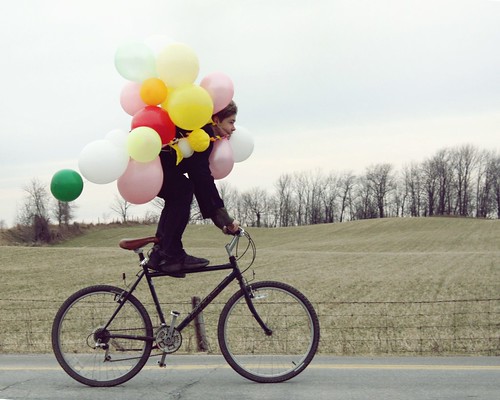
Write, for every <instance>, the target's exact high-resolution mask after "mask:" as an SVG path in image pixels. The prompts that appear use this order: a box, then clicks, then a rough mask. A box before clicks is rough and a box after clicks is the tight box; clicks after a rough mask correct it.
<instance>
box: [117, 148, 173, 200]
mask: <svg viewBox="0 0 500 400" xmlns="http://www.w3.org/2000/svg"><path fill="white" fill-rule="evenodd" d="M162 183H163V169H162V168H161V161H160V157H157V158H156V159H155V160H153V161H151V162H149V163H141V162H137V161H135V160H130V161H129V164H128V167H127V169H126V170H125V172H124V173H123V175H122V176H120V177H119V178H118V182H117V186H118V191H119V192H120V194H121V195H122V197H123V198H124V199H125V200H127V201H128V202H129V203H132V204H144V203H147V202H148V201H151V200H153V199H154V198H155V197H156V195H157V194H158V192H159V191H160V189H161V185H162Z"/></svg>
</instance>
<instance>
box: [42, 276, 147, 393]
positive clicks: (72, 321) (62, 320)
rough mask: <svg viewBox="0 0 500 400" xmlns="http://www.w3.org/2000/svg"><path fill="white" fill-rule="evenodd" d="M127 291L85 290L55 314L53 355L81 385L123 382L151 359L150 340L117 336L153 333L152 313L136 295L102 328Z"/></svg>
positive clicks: (76, 294)
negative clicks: (116, 336) (150, 316)
mask: <svg viewBox="0 0 500 400" xmlns="http://www.w3.org/2000/svg"><path fill="white" fill-rule="evenodd" d="M122 293H123V290H121V289H119V288H114V287H111V286H96V287H90V288H86V289H83V290H81V291H79V292H77V293H75V294H74V295H73V296H71V297H70V298H69V299H68V300H66V302H65V303H64V304H63V305H62V306H61V309H60V310H59V312H58V314H57V315H56V318H55V320H54V325H53V328H52V345H53V349H54V353H55V355H56V358H57V360H58V361H59V364H60V365H61V366H62V367H63V369H64V370H65V371H66V372H67V373H68V374H69V375H70V376H71V377H73V378H74V379H76V380H77V381H79V382H81V383H84V384H86V385H90V386H114V385H118V384H121V383H123V382H125V381H127V380H129V379H130V378H132V377H133V376H134V375H136V374H137V373H138V372H139V371H140V370H141V368H142V367H143V366H144V364H145V363H146V361H147V359H148V358H149V355H150V352H151V347H152V343H151V341H144V340H133V339H129V338H113V337H112V335H127V336H133V335H135V336H143V337H145V336H149V337H151V336H152V330H153V329H152V325H151V320H150V318H149V315H148V314H147V312H146V310H145V308H144V306H143V305H142V304H141V303H140V302H139V301H138V300H137V299H136V298H135V297H133V296H131V297H129V299H128V300H127V301H126V302H125V303H124V304H123V307H122V309H121V310H120V312H119V313H118V315H117V316H116V317H115V318H114V319H113V321H112V322H111V324H110V325H109V326H108V327H107V328H106V330H105V331H104V329H103V328H104V326H106V324H107V323H108V321H109V319H110V317H111V316H112V315H113V313H114V312H115V310H116V309H117V307H118V306H119V304H120V303H121V302H123V300H122ZM110 335H111V337H110ZM101 338H104V339H101Z"/></svg>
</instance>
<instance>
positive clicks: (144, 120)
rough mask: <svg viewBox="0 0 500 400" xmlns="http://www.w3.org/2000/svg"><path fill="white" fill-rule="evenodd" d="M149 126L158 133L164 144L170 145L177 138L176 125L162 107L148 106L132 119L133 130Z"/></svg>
mask: <svg viewBox="0 0 500 400" xmlns="http://www.w3.org/2000/svg"><path fill="white" fill-rule="evenodd" d="M139 126H147V127H149V128H152V129H154V130H155V131H156V132H158V135H160V137H161V142H162V144H167V143H169V142H170V141H171V140H172V139H173V138H174V137H175V125H174V123H173V122H172V120H171V119H170V116H169V115H168V113H167V112H166V111H165V110H164V109H163V108H160V107H156V106H147V107H144V108H143V109H142V110H140V111H138V112H137V113H136V114H135V115H134V117H133V118H132V129H135V128H138V127H139Z"/></svg>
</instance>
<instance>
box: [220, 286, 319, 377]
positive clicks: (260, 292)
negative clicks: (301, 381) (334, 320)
mask: <svg viewBox="0 0 500 400" xmlns="http://www.w3.org/2000/svg"><path fill="white" fill-rule="evenodd" d="M248 287H249V288H250V289H251V293H252V295H251V297H252V303H253V305H254V307H255V309H256V310H257V313H258V315H259V316H260V317H261V318H262V320H263V321H264V323H265V324H266V325H267V326H268V327H269V328H270V329H271V330H272V331H273V332H272V334H271V335H270V336H268V335H266V334H265V332H264V330H263V329H262V328H261V326H260V325H259V324H258V322H257V320H256V319H255V318H254V317H253V315H252V313H251V312H250V309H249V307H248V305H247V303H246V300H245V295H244V292H243V290H240V291H238V292H237V293H235V294H234V295H233V296H232V297H231V298H230V299H229V300H228V302H227V303H226V305H225V306H224V308H223V310H222V312H221V315H220V318H219V323H218V340H219V346H220V349H221V352H222V354H223V356H224V358H225V359H226V361H227V362H228V364H229V365H230V366H231V367H232V368H233V369H234V370H235V371H236V372H237V373H238V374H240V375H241V376H243V377H245V378H247V379H249V380H252V381H255V382H260V383H277V382H283V381H286V380H288V379H291V378H293V377H294V376H296V375H298V374H300V373H301V372H302V371H303V370H304V369H305V368H306V367H307V366H308V365H309V363H310V362H311V361H312V359H313V357H314V355H315V354H316V351H317V349H318V344H319V335H320V327H319V320H318V316H317V314H316V311H315V310H314V307H313V306H312V304H311V303H310V302H309V300H308V299H307V298H306V297H305V296H304V295H303V294H302V293H301V292H299V291H298V290H297V289H295V288H294V287H292V286H290V285H287V284H285V283H281V282H272V281H264V282H257V283H254V284H251V285H249V286H248Z"/></svg>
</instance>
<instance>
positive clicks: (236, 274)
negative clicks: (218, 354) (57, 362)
mask: <svg viewBox="0 0 500 400" xmlns="http://www.w3.org/2000/svg"><path fill="white" fill-rule="evenodd" d="M242 234H243V233H240V234H239V235H242ZM239 235H235V236H234V237H233V238H232V239H231V241H230V243H228V244H227V245H226V246H225V247H226V251H227V253H228V256H229V263H226V264H220V265H213V266H209V267H203V268H198V269H193V270H190V271H185V272H186V273H187V274H195V273H202V272H212V271H221V270H231V269H232V271H231V273H230V274H229V275H227V276H226V277H225V278H224V279H223V280H222V281H221V282H220V283H219V284H218V285H217V286H216V287H215V289H213V290H212V291H211V292H210V293H209V294H208V295H207V296H206V297H205V298H204V299H203V300H201V302H200V303H199V304H198V305H197V306H196V307H195V308H194V309H193V310H192V311H191V312H190V313H189V314H188V315H187V316H186V317H185V318H184V319H183V320H182V321H181V322H180V323H179V325H177V326H176V327H175V329H176V330H177V331H178V332H181V331H182V330H183V329H184V328H185V327H186V326H187V325H189V323H190V322H191V321H193V320H194V319H195V318H196V317H197V316H198V314H200V313H201V312H202V311H203V310H204V309H205V308H206V307H207V306H208V305H209V304H210V303H211V302H212V301H213V300H214V299H215V298H217V296H218V295H219V294H220V293H221V292H222V291H223V290H224V289H225V288H226V287H227V286H229V284H230V283H231V282H233V281H234V280H237V281H238V284H239V286H240V288H241V290H243V292H244V295H245V300H246V303H247V305H248V308H249V310H250V312H251V313H252V315H253V316H254V318H255V319H256V321H257V322H258V324H259V325H260V326H261V327H262V329H263V330H264V332H265V334H266V335H268V336H270V335H272V330H271V329H269V328H268V327H267V326H266V324H265V323H264V321H263V320H262V318H261V317H260V316H259V314H258V313H257V310H256V309H255V307H254V305H253V303H252V292H251V288H249V287H248V286H247V285H246V284H245V281H244V278H243V274H242V273H241V270H240V268H239V266H238V263H237V260H236V257H235V256H234V255H233V254H232V253H233V250H234V248H235V247H236V246H237V244H238V241H239V237H240V236H239ZM134 251H135V252H136V253H138V254H139V259H140V264H141V266H142V268H143V270H142V271H140V272H139V274H138V275H137V279H136V281H135V282H134V284H133V285H132V287H131V288H130V290H128V291H126V290H124V292H123V293H122V297H120V298H119V299H118V302H119V305H118V307H117V309H116V310H115V312H114V313H113V315H112V316H111V318H110V319H109V321H108V322H107V324H106V325H105V326H104V327H103V329H102V330H103V331H105V330H107V328H108V327H109V325H110V324H111V323H112V321H113V320H114V318H115V317H116V315H117V314H118V313H119V312H120V310H121V308H122V307H123V305H124V304H125V301H126V300H127V298H128V297H129V296H131V295H132V293H133V292H134V291H135V289H136V288H137V286H138V285H139V283H140V282H141V280H142V278H144V277H146V281H147V283H148V287H149V290H150V292H151V297H152V299H153V302H154V304H155V308H156V311H157V313H158V317H159V319H160V323H161V326H163V327H164V326H167V323H166V321H165V316H164V313H163V310H162V308H161V305H160V301H159V299H158V295H157V294H156V289H155V287H154V284H153V278H157V277H162V276H168V274H167V273H164V272H151V271H149V269H148V267H147V260H146V258H145V257H144V254H143V249H137V250H134ZM172 315H173V319H172V323H171V325H172V326H170V330H169V334H172V332H173V329H174V326H173V325H174V322H175V319H176V318H177V316H178V315H179V314H178V313H175V312H172ZM107 338H109V339H112V338H121V339H134V340H140V341H151V342H152V341H154V340H155V337H147V336H137V335H117V334H113V333H109V336H107ZM164 357H165V353H164V354H163V358H164ZM160 365H161V366H162V365H164V363H163V359H162V361H161V362H160Z"/></svg>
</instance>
